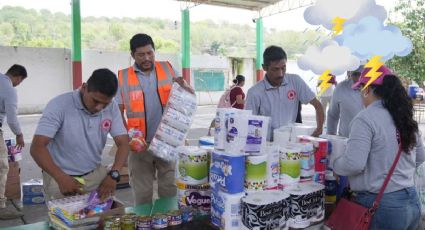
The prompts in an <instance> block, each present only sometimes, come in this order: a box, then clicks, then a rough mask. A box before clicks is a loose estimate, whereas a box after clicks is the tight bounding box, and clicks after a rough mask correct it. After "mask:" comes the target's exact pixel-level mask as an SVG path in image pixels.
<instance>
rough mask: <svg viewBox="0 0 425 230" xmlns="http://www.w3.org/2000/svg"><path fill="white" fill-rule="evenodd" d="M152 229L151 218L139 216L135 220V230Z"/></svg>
mask: <svg viewBox="0 0 425 230" xmlns="http://www.w3.org/2000/svg"><path fill="white" fill-rule="evenodd" d="M151 227H152V218H151V217H150V216H140V217H139V218H137V222H136V229H137V230H150V229H151Z"/></svg>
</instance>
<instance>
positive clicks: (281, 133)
mask: <svg viewBox="0 0 425 230" xmlns="http://www.w3.org/2000/svg"><path fill="white" fill-rule="evenodd" d="M291 132H292V125H290V126H282V127H280V128H277V129H275V130H273V142H274V143H275V144H277V145H279V146H285V145H286V144H287V143H289V141H290V140H291Z"/></svg>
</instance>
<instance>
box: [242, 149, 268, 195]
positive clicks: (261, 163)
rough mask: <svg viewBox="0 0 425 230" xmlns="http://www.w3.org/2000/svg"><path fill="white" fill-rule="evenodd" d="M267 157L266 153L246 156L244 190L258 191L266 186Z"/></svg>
mask: <svg viewBox="0 0 425 230" xmlns="http://www.w3.org/2000/svg"><path fill="white" fill-rule="evenodd" d="M267 158H268V157H267V155H260V156H247V157H246V166H245V167H246V173H245V191H258V190H264V189H265V188H266V183H267Z"/></svg>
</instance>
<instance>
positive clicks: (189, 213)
mask: <svg viewBox="0 0 425 230" xmlns="http://www.w3.org/2000/svg"><path fill="white" fill-rule="evenodd" d="M181 215H182V222H183V223H187V222H191V221H192V220H193V208H192V207H189V206H186V207H182V208H181Z"/></svg>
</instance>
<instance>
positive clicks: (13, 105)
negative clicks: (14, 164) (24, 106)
mask: <svg viewBox="0 0 425 230" xmlns="http://www.w3.org/2000/svg"><path fill="white" fill-rule="evenodd" d="M26 77H27V71H26V69H25V67H23V66H21V65H16V64H15V65H13V66H11V67H10V68H9V70H8V71H7V72H6V75H4V74H0V220H4V219H15V218H18V217H20V216H22V213H21V212H17V211H15V209H7V208H6V201H7V198H6V197H5V194H4V193H5V189H6V181H7V173H8V172H9V162H8V156H7V147H6V144H5V142H4V138H3V132H2V129H1V128H2V125H3V123H4V121H5V120H4V118H5V117H6V118H7V124H8V125H9V128H10V129H11V130H12V132H13V134H15V135H16V147H17V148H19V149H20V148H22V147H24V145H25V144H24V136H23V135H22V131H21V127H20V126H19V122H18V117H17V108H18V96H17V94H16V89H14V87H16V86H18V85H19V84H20V83H21V82H22V81H23V80H24V79H25V78H26Z"/></svg>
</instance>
